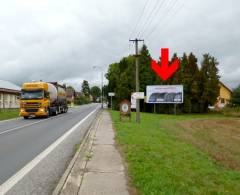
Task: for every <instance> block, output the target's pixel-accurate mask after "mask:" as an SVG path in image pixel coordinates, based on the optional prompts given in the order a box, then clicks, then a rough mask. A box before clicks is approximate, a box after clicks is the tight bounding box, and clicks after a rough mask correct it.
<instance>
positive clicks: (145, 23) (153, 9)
mask: <svg viewBox="0 0 240 195" xmlns="http://www.w3.org/2000/svg"><path fill="white" fill-rule="evenodd" d="M159 2H160V1H159V0H157V1H156V2H155V4H154V5H153V8H152V9H151V11H150V12H149V13H150V14H148V16H146V20H145V22H144V23H143V30H144V29H145V27H146V25H147V23H148V21H149V18H151V16H152V14H153V13H154V11H155V9H156V8H157V7H158V5H159ZM143 30H142V31H143ZM140 35H141V30H140V31H139V33H138V37H139V36H140Z"/></svg>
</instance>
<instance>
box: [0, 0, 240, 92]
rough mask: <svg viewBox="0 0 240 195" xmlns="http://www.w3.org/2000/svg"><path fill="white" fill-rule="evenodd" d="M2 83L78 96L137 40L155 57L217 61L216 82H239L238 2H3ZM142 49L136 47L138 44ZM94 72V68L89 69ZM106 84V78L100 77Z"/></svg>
mask: <svg viewBox="0 0 240 195" xmlns="http://www.w3.org/2000/svg"><path fill="white" fill-rule="evenodd" d="M0 3H1V7H0V79H2V80H8V81H11V82H13V83H16V84H18V85H21V84H22V83H23V82H30V81H33V80H35V81H37V80H43V81H59V82H60V83H66V84H67V85H72V86H74V87H75V88H76V89H77V90H80V88H81V83H82V81H83V80H88V82H89V83H90V85H91V86H93V85H100V84H101V72H103V73H104V74H105V73H106V72H107V70H108V65H109V64H111V63H113V62H117V61H119V60H120V59H121V58H122V57H123V56H127V55H130V54H133V53H134V45H133V44H132V43H130V42H129V39H130V38H131V39H133V38H141V39H144V43H145V44H146V45H147V47H148V49H149V51H150V54H151V56H152V58H154V59H158V58H159V55H160V49H161V48H169V50H170V55H171V54H173V53H175V52H176V53H177V54H178V55H179V56H182V54H183V52H186V53H190V52H193V53H194V54H195V55H196V56H197V57H198V63H199V64H200V63H201V59H202V55H203V54H205V53H209V54H211V55H212V56H214V57H215V58H217V60H218V61H219V67H218V68H219V74H220V76H221V81H222V82H224V83H225V84H226V85H227V86H229V87H231V88H234V87H236V86H237V85H239V84H240V79H239V76H240V63H239V58H240V25H239V23H240V1H238V0H221V1H219V0H118V1H113V0H101V1H100V0H88V1H83V0H71V1H69V0H8V1H4V0H0ZM140 46H141V43H140ZM94 66H95V67H96V68H93V67H94ZM104 83H105V84H106V83H107V80H106V79H104Z"/></svg>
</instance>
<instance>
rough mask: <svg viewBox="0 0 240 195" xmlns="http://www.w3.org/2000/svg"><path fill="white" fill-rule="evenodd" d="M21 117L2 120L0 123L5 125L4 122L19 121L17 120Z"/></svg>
mask: <svg viewBox="0 0 240 195" xmlns="http://www.w3.org/2000/svg"><path fill="white" fill-rule="evenodd" d="M20 119H21V117H16V118H12V119H6V120H1V121H0V123H4V122H8V121H15V120H16V121H17V120H20Z"/></svg>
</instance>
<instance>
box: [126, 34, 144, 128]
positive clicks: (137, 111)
mask: <svg viewBox="0 0 240 195" xmlns="http://www.w3.org/2000/svg"><path fill="white" fill-rule="evenodd" d="M129 41H131V42H134V44H135V63H136V92H139V64H138V57H139V54H138V42H139V41H142V42H143V41H144V40H143V39H137V38H136V39H130V40H129ZM136 101H137V105H136V122H137V123H140V100H139V99H136Z"/></svg>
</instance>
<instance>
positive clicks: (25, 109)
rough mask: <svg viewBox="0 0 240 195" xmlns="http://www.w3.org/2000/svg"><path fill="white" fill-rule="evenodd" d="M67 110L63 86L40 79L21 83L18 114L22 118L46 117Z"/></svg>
mask: <svg viewBox="0 0 240 195" xmlns="http://www.w3.org/2000/svg"><path fill="white" fill-rule="evenodd" d="M67 111H68V105H67V96H66V87H65V86H63V85H60V84H58V83H57V82H42V81H40V82H30V83H23V84H22V89H21V95H20V113H19V115H20V116H22V117H23V118H24V119H28V118H29V117H31V116H35V117H46V118H47V117H49V116H52V115H57V114H60V113H66V112H67Z"/></svg>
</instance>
